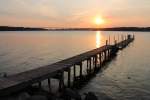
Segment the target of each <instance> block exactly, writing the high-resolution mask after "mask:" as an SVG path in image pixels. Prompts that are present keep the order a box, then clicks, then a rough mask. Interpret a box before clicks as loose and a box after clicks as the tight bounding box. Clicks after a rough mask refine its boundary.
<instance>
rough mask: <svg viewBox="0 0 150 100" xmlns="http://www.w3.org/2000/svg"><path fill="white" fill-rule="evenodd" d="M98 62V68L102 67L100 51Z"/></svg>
mask: <svg viewBox="0 0 150 100" xmlns="http://www.w3.org/2000/svg"><path fill="white" fill-rule="evenodd" d="M99 64H100V68H101V67H102V55H101V53H100V54H99Z"/></svg>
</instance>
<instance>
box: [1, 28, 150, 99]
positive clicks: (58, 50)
mask: <svg viewBox="0 0 150 100" xmlns="http://www.w3.org/2000/svg"><path fill="white" fill-rule="evenodd" d="M132 33H134V34H135V37H136V38H135V41H134V42H133V43H131V44H130V45H129V47H127V48H125V49H124V50H122V51H120V52H119V53H118V55H117V57H116V58H115V59H114V60H113V61H111V63H109V64H107V65H106V69H105V70H103V71H102V72H101V73H99V74H97V75H96V77H95V78H93V79H92V80H91V81H90V82H89V83H88V84H87V85H86V86H85V87H83V88H82V89H81V90H80V93H81V94H82V93H84V92H88V91H93V92H95V93H96V95H97V96H98V97H99V98H106V97H110V98H112V99H116V100H150V40H149V39H150V33H149V32H145V33H144V32H107V31H106V32H103V31H102V32H96V31H52V32H50V31H44V32H42V31H40V32H30V31H29V32H0V73H1V72H6V73H7V74H8V75H12V74H16V73H19V72H23V71H26V70H30V69H34V68H37V67H40V66H43V65H48V64H51V63H54V62H57V61H60V60H62V59H65V58H68V57H72V56H74V55H77V54H80V53H83V52H85V51H89V50H92V49H94V48H96V47H100V46H102V45H104V44H105V41H106V39H108V37H109V36H110V37H112V38H111V42H112V41H113V39H114V35H115V38H116V39H119V34H132Z"/></svg>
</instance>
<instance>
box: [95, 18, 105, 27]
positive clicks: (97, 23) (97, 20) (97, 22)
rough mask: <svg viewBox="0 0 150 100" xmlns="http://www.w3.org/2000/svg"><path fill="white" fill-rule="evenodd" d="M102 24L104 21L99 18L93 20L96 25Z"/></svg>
mask: <svg viewBox="0 0 150 100" xmlns="http://www.w3.org/2000/svg"><path fill="white" fill-rule="evenodd" d="M103 23H104V19H103V18H101V17H96V18H95V24H96V25H101V24H103Z"/></svg>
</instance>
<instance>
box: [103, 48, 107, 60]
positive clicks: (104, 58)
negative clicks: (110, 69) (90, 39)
mask: <svg viewBox="0 0 150 100" xmlns="http://www.w3.org/2000/svg"><path fill="white" fill-rule="evenodd" d="M104 57H105V58H104V62H105V61H106V59H107V55H106V50H105V51H104Z"/></svg>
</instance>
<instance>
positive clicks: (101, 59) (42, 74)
mask: <svg viewBox="0 0 150 100" xmlns="http://www.w3.org/2000/svg"><path fill="white" fill-rule="evenodd" d="M133 40H134V36H131V35H128V36H126V38H125V39H122V41H121V42H118V43H117V41H116V40H115V43H114V44H113V45H110V44H108V41H106V45H104V46H102V47H100V48H97V49H94V50H91V51H88V52H85V53H83V54H80V55H77V56H74V57H71V58H68V59H65V60H62V61H59V62H56V63H54V64H51V65H47V66H42V67H39V68H37V69H33V70H29V71H26V72H22V73H19V74H15V75H12V76H8V77H6V78H0V96H6V95H9V94H11V93H15V92H18V91H20V90H22V89H25V88H27V87H28V86H32V85H33V84H35V83H39V87H41V86H42V81H44V80H47V83H48V87H49V91H50V92H51V79H52V78H55V79H58V81H59V90H60V91H61V90H62V89H63V88H64V72H67V76H68V77H67V86H68V87H71V86H72V83H71V71H72V70H73V72H72V73H73V78H74V80H75V79H76V77H78V78H79V79H82V77H83V67H85V66H83V62H85V61H86V62H87V64H86V68H84V69H86V71H87V73H86V74H87V75H92V74H95V73H96V71H97V70H99V69H101V68H102V66H103V63H105V62H108V61H109V60H110V59H111V58H112V57H113V56H114V55H115V54H116V53H117V52H118V50H119V49H123V48H125V47H126V46H127V45H128V44H129V43H130V42H132V41H133ZM77 67H78V68H79V75H78V76H77V70H76V68H77Z"/></svg>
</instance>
